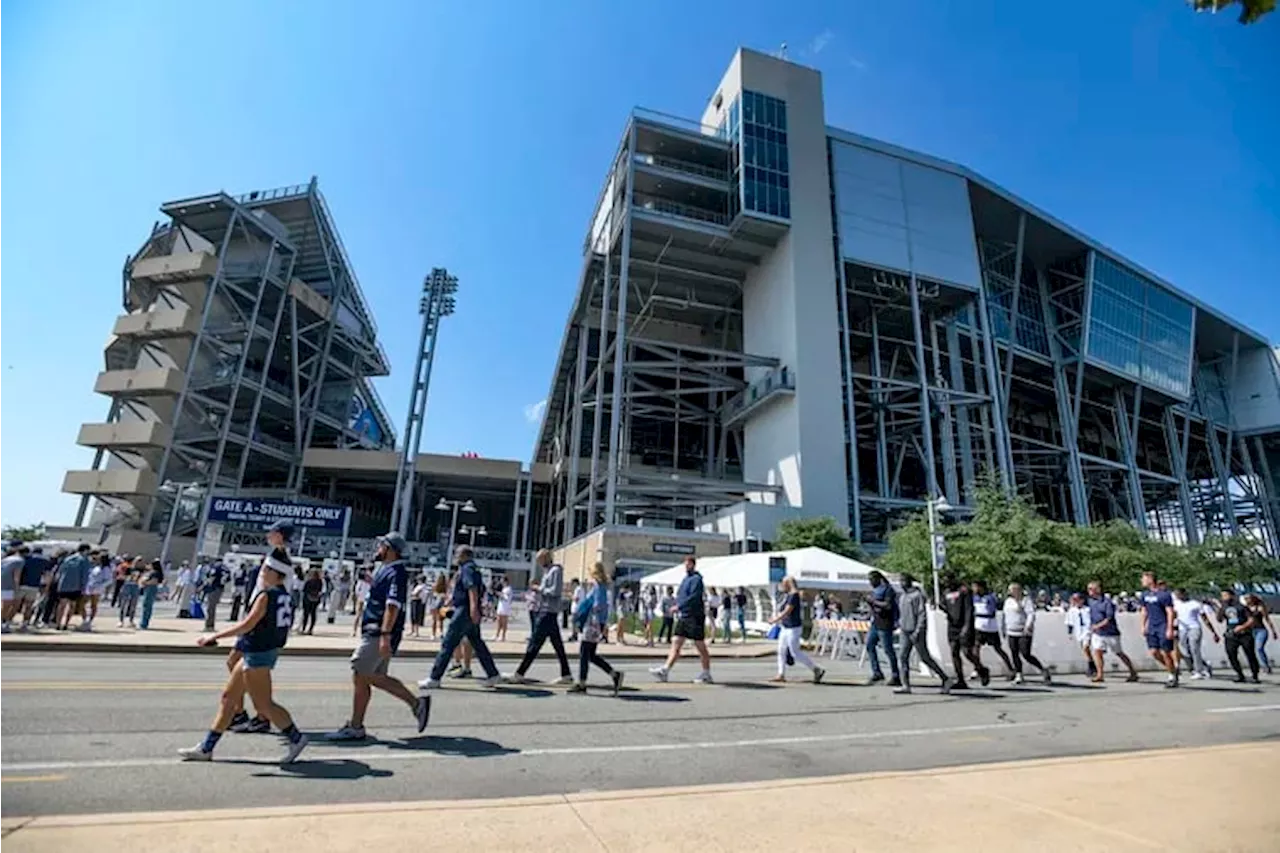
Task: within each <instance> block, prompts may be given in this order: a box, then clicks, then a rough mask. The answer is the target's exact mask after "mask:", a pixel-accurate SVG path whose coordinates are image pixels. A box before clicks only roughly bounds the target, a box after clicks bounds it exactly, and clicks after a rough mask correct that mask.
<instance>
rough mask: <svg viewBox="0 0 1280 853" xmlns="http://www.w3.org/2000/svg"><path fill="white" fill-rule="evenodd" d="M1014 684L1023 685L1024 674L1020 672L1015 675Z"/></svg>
mask: <svg viewBox="0 0 1280 853" xmlns="http://www.w3.org/2000/svg"><path fill="white" fill-rule="evenodd" d="M1013 683H1014V684H1021V683H1022V673H1020V672H1015V673H1014V674H1013Z"/></svg>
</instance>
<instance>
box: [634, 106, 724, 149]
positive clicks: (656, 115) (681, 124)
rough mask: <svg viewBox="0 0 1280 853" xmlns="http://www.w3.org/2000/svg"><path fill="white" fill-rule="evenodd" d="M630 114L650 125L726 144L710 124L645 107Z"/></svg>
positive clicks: (717, 129)
mask: <svg viewBox="0 0 1280 853" xmlns="http://www.w3.org/2000/svg"><path fill="white" fill-rule="evenodd" d="M631 114H632V115H633V116H635V117H636V118H637V119H640V120H641V121H645V122H648V123H650V124H658V125H667V126H668V127H673V128H675V129H677V130H684V131H689V132H692V133H696V134H699V135H700V136H709V137H711V138H712V139H719V140H724V141H725V142H726V143H727V142H728V140H727V139H725V137H723V136H721V135H720V128H719V127H717V126H716V125H711V124H703V123H702V122H700V121H697V120H696V119H691V118H684V117H683V116H675V115H671V114H670V113H663V112H659V111H657V110H651V109H648V108H646V107H636V108H635V109H634V110H632V111H631Z"/></svg>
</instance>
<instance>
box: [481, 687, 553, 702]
mask: <svg viewBox="0 0 1280 853" xmlns="http://www.w3.org/2000/svg"><path fill="white" fill-rule="evenodd" d="M489 692H492V693H497V694H500V695H502V696H519V697H521V698H524V699H545V698H546V697H548V696H554V695H556V691H554V690H549V689H547V688H545V687H528V686H524V687H515V686H512V685H509V684H501V685H498V686H497V687H495V688H493V690H492V691H489Z"/></svg>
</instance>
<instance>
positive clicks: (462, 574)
mask: <svg viewBox="0 0 1280 853" xmlns="http://www.w3.org/2000/svg"><path fill="white" fill-rule="evenodd" d="M471 553H472V552H471V547H470V546H469V545H459V546H458V548H457V550H456V551H455V552H454V558H455V560H456V561H457V563H458V576H457V578H456V579H455V580H454V583H453V591H452V594H451V596H450V599H449V606H450V607H451V608H452V609H453V616H452V617H451V618H450V619H449V624H448V625H446V626H445V629H444V636H443V637H441V639H440V651H439V653H437V654H436V659H435V662H434V663H433V664H432V665H431V673H430V675H428V676H427V677H426V678H424V679H422V680H421V681H419V682H418V686H419V687H421V688H422V689H423V690H431V689H434V688H436V687H439V686H440V678H441V677H442V676H443V675H444V671H445V669H447V668H448V666H449V661H450V660H452V659H453V652H454V650H455V649H457V648H458V644H459V643H461V642H462V641H463V640H466V641H467V642H468V643H470V645H471V649H472V651H473V652H475V655H476V657H478V658H480V666H481V667H483V669H484V674H485V677H484V678H483V679H481V681H480V683H481V684H482V685H484V686H485V687H492V686H493V685H495V684H497V683H498V667H497V665H496V664H495V663H494V662H493V655H491V654H490V653H489V646H488V644H487V643H485V641H484V637H482V636H480V615H481V614H480V602H481V601H482V600H483V599H484V578H483V577H482V576H481V574H480V568H479V567H478V566H477V565H476V563H475V560H473V559H472V558H471ZM551 618H552V621H553V622H554V621H555V613H554V612H553V613H552V616H551ZM564 667H565V671H566V672H568V664H567V663H566V664H565V665H564Z"/></svg>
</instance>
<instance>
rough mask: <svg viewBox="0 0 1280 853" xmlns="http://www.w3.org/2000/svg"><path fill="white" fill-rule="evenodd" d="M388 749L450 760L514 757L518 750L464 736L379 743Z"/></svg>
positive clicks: (444, 736)
mask: <svg viewBox="0 0 1280 853" xmlns="http://www.w3.org/2000/svg"><path fill="white" fill-rule="evenodd" d="M381 743H382V745H383V746H386V747H387V748H388V749H411V750H417V751H421V752H434V753H435V754H436V755H446V756H449V757H451V758H495V757H500V756H503V755H515V754H516V753H518V752H520V750H518V749H511V748H510V747H506V746H503V745H502V744H500V743H497V742H495V741H491V740H484V739H483V738H478V737H466V736H464V735H457V736H450V735H420V736H418V737H411V738H405V739H404V740H389V741H381Z"/></svg>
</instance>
